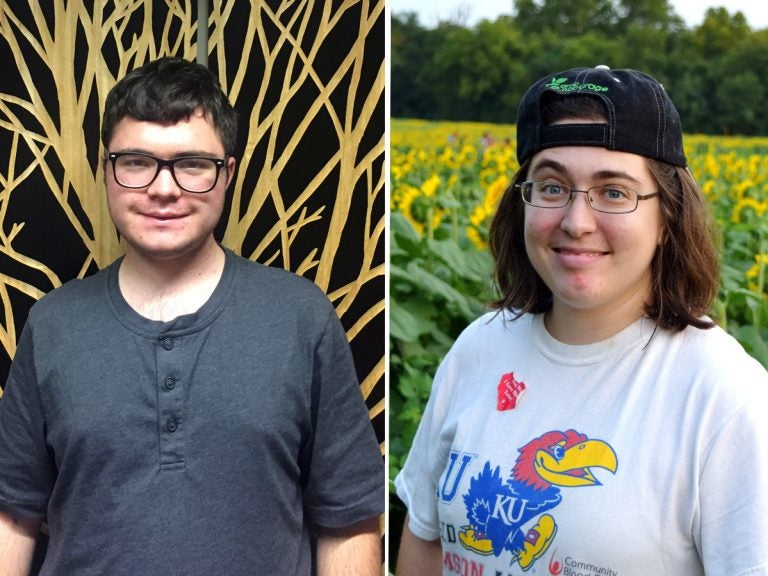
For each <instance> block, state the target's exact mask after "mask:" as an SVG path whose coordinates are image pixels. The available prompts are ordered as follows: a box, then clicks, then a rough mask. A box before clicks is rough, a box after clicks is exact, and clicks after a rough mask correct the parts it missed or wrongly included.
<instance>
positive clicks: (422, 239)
mask: <svg viewBox="0 0 768 576" xmlns="http://www.w3.org/2000/svg"><path fill="white" fill-rule="evenodd" d="M489 269H490V262H489V260H488V255H487V252H486V251H480V250H478V249H477V248H475V247H474V246H473V245H472V244H471V243H470V242H469V241H468V240H467V238H466V235H465V234H464V233H463V231H462V229H461V228H460V226H459V225H458V221H457V220H455V219H454V220H449V221H448V222H447V223H446V224H441V225H440V226H439V227H438V229H437V230H434V231H433V232H432V233H431V234H426V235H424V236H422V235H420V234H419V233H418V232H417V231H416V230H415V229H414V228H413V226H412V224H411V223H410V222H409V221H408V220H407V219H406V218H405V217H404V216H403V215H402V214H400V213H399V212H393V213H392V215H391V220H390V276H389V277H390V280H389V282H390V309H389V315H390V316H389V317H390V327H389V328H390V417H391V418H392V420H394V421H395V422H393V423H392V424H391V427H390V438H389V453H390V457H389V463H390V478H394V477H395V476H396V474H397V472H398V471H399V470H400V467H401V466H402V462H403V460H404V458H405V455H406V454H407V451H408V447H409V446H410V445H411V441H412V439H413V435H414V434H415V433H416V427H417V426H418V424H419V420H420V419H421V413H422V411H423V409H424V405H425V404H426V401H427V398H428V397H429V391H430V389H431V386H432V378H433V376H434V374H435V370H436V368H437V365H438V364H439V362H440V360H441V359H442V358H443V356H444V355H445V353H446V352H447V351H448V349H449V348H450V346H451V344H452V343H453V341H454V340H455V339H456V337H457V336H458V335H459V333H460V332H461V330H463V329H464V328H465V327H466V325H467V324H469V323H470V322H471V321H472V320H474V319H475V318H476V317H477V316H479V315H480V314H481V313H482V312H483V311H485V303H486V302H487V300H488V295H489V294H490V285H489V281H488V274H489V272H488V271H489Z"/></svg>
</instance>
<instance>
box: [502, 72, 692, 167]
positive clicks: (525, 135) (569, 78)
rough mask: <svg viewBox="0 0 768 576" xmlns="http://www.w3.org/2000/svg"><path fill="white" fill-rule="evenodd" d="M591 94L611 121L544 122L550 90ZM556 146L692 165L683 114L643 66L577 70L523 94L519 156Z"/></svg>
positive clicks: (553, 77) (522, 158)
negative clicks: (544, 105) (687, 154)
mask: <svg viewBox="0 0 768 576" xmlns="http://www.w3.org/2000/svg"><path fill="white" fill-rule="evenodd" d="M547 93H555V94H561V95H569V96H570V95H591V96H595V97H597V98H599V99H600V100H602V102H603V103H604V105H605V109H606V113H607V122H605V123H591V124H590V123H584V124H578V123H563V124H556V125H552V126H544V125H543V122H542V118H541V99H542V96H543V95H544V94H547ZM555 146H602V147H604V148H607V149H609V150H619V151H622V152H631V153H633V154H639V155H641V156H646V157H648V158H655V159H657V160H661V161H663V162H667V163H669V164H674V165H677V166H686V158H685V153H684V152H683V130H682V126H681V123H680V116H679V114H678V113H677V110H676V109H675V106H674V104H673V103H672V100H670V98H669V96H668V95H667V92H666V90H664V87H663V86H662V85H661V84H660V83H659V82H657V81H656V80H655V79H654V78H652V77H651V76H649V75H648V74H645V73H644V72H639V71H637V70H629V69H625V70H611V69H609V68H608V67H607V66H597V67H595V68H573V69H571V70H566V71H563V72H557V73H556V74H550V75H548V76H545V77H544V78H542V79H540V80H538V81H537V82H536V83H535V84H533V86H531V87H530V88H529V89H528V91H527V92H526V93H525V95H524V96H523V99H522V101H521V102H520V109H519V112H518V119H517V158H518V162H519V163H520V164H521V165H522V164H523V163H524V162H525V161H526V160H528V159H529V158H530V157H531V156H533V154H535V153H536V152H538V151H540V150H543V149H545V148H552V147H555Z"/></svg>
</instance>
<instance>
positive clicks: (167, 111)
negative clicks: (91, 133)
mask: <svg viewBox="0 0 768 576" xmlns="http://www.w3.org/2000/svg"><path fill="white" fill-rule="evenodd" d="M198 110H202V111H203V112H204V113H205V115H206V117H207V118H209V119H210V121H211V122H212V123H213V126H214V127H215V129H216V131H217V133H218V134H219V137H220V138H221V142H222V144H223V145H224V151H225V153H226V154H227V155H228V156H233V155H234V154H235V148H236V147H237V112H235V110H234V108H232V105H231V104H230V103H229V100H228V99H227V96H226V94H224V92H223V91H222V89H221V85H220V84H219V81H218V79H217V78H216V76H214V74H213V73H212V72H211V71H210V70H208V68H206V67H205V66H203V65H202V64H197V63H195V62H189V61H187V60H184V59H182V58H175V57H165V58H160V59H158V60H153V61H152V62H149V63H147V64H145V65H144V66H142V67H140V68H137V69H136V70H133V71H132V72H129V73H128V74H127V75H126V76H125V77H124V78H123V79H122V80H120V81H119V82H118V83H117V84H115V86H114V87H113V88H112V90H110V92H109V94H107V100H106V103H105V105H104V117H103V119H102V125H101V141H102V143H103V144H104V147H105V148H108V147H109V143H110V140H111V139H112V132H113V130H114V129H115V126H116V125H117V123H118V122H120V120H122V119H123V118H125V117H126V116H130V117H131V118H135V119H136V120H140V121H146V122H155V123H158V124H175V123H177V122H179V121H181V120H184V119H187V118H190V117H191V116H192V115H193V114H195V112H197V111H198Z"/></svg>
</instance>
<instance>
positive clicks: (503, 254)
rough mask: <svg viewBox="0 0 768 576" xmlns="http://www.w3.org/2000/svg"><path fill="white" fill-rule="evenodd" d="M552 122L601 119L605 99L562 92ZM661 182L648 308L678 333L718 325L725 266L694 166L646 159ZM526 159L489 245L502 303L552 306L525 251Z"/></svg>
mask: <svg viewBox="0 0 768 576" xmlns="http://www.w3.org/2000/svg"><path fill="white" fill-rule="evenodd" d="M542 115H543V116H544V117H545V118H546V121H547V123H548V124H551V123H553V122H555V121H557V120H562V119H568V120H573V119H582V120H585V119H588V120H594V119H601V118H604V117H605V112H604V110H603V109H602V102H600V101H599V100H597V99H593V98H590V97H584V96H570V97H557V98H556V99H552V100H550V101H549V102H548V103H547V104H546V106H545V108H544V109H543V110H542ZM647 162H648V166H649V168H650V170H651V173H652V174H653V177H654V178H655V180H656V182H657V183H658V186H659V205H660V210H661V226H662V241H661V243H660V245H659V246H658V247H657V249H656V254H655V255H654V258H653V261H652V263H651V283H652V284H651V295H650V300H649V301H648V302H646V303H645V313H646V314H647V315H648V317H649V318H651V319H653V320H654V321H655V322H656V323H657V325H658V326H660V327H662V328H666V329H669V330H672V331H680V330H683V329H684V328H685V327H686V326H689V325H690V326H695V327H697V328H711V327H712V326H714V323H713V322H711V321H709V320H708V319H706V318H703V316H704V314H706V312H707V310H708V309H709V306H710V304H711V302H712V300H713V298H714V297H715V295H716V294H717V289H718V282H719V276H718V271H719V264H718V257H717V248H716V231H715V227H714V223H713V219H712V216H711V213H710V210H709V206H708V204H707V202H706V199H705V198H704V196H703V194H702V192H701V189H700V188H699V186H698V185H697V184H696V181H695V180H694V178H693V176H692V175H691V173H690V171H689V170H688V169H687V168H683V167H680V166H674V165H672V164H667V163H665V162H661V161H659V160H654V159H650V158H648V159H647ZM527 172H528V163H525V164H523V166H521V167H520V170H519V171H518V172H517V174H516V175H515V177H514V179H513V181H512V184H511V185H510V186H509V187H508V188H507V189H506V190H505V191H504V194H503V195H502V198H501V201H500V203H499V207H498V210H497V211H496V214H495V215H494V218H493V221H492V222H491V227H490V230H489V247H490V252H491V256H492V258H493V263H494V277H495V281H496V285H497V287H498V290H499V294H500V297H499V299H498V300H496V301H495V302H493V303H492V306H493V307H494V308H495V309H506V310H510V311H512V312H513V313H514V314H516V315H517V316H516V317H519V316H521V315H523V314H525V313H529V312H530V313H533V314H537V313H541V312H547V311H549V310H550V309H551V307H552V292H551V291H550V289H549V288H548V287H547V285H546V284H545V283H544V281H543V280H542V279H541V277H540V276H539V275H538V273H537V272H536V271H535V270H534V269H533V266H532V265H531V262H530V260H529V259H528V255H527V253H526V249H525V240H524V237H523V222H524V218H525V206H524V204H523V199H522V197H521V195H520V193H519V192H518V191H517V190H516V189H515V185H517V184H520V183H521V182H523V181H524V180H525V179H526V174H527Z"/></svg>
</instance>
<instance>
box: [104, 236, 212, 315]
mask: <svg viewBox="0 0 768 576" xmlns="http://www.w3.org/2000/svg"><path fill="white" fill-rule="evenodd" d="M224 261H225V255H224V251H223V250H222V249H221V247H220V246H219V245H218V244H216V243H215V242H212V243H210V244H209V245H207V246H206V248H205V249H203V250H200V251H198V252H196V253H195V254H193V255H188V256H186V257H182V258H174V259H158V258H152V257H150V256H147V255H145V254H140V253H137V252H136V251H133V250H130V249H129V250H128V252H127V253H126V255H125V258H123V262H122V263H121V265H120V273H119V285H120V292H121V293H122V295H123V298H125V300H126V302H128V305H129V306H131V308H133V309H134V310H135V311H136V312H138V313H139V314H141V315H142V316H144V317H145V318H149V319H150V320H160V321H163V322H167V321H170V320H173V319H174V318H177V317H179V316H183V315H185V314H192V313H194V312H196V311H197V310H199V309H200V307H201V306H202V305H203V304H205V303H206V302H207V301H208V299H209V298H210V297H211V294H213V291H214V290H215V289H216V286H217V285H218V283H219V280H220V279H221V275H222V272H223V270H224Z"/></svg>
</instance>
